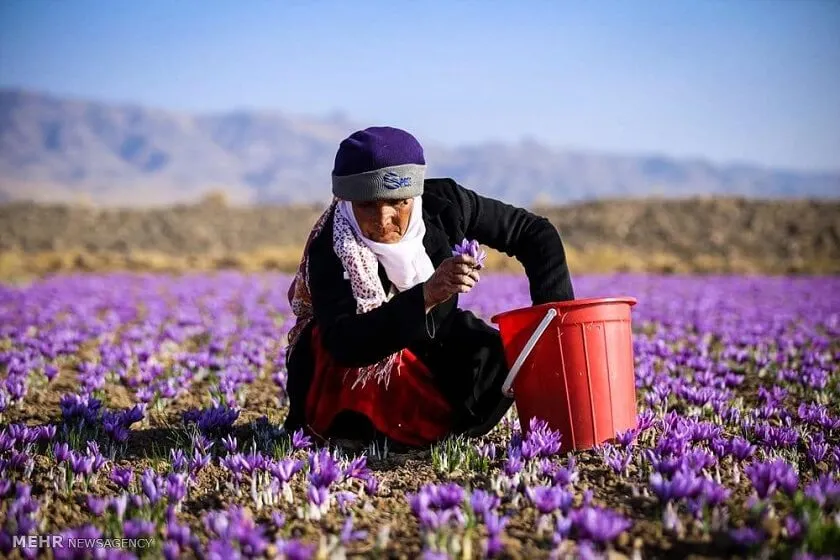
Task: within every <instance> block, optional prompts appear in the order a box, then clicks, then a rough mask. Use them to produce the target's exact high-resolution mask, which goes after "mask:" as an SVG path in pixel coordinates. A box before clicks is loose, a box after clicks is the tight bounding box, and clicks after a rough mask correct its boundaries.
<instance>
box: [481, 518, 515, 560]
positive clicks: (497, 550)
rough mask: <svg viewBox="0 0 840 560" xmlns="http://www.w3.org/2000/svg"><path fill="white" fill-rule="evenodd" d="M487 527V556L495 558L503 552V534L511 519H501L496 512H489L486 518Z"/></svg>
mask: <svg viewBox="0 0 840 560" xmlns="http://www.w3.org/2000/svg"><path fill="white" fill-rule="evenodd" d="M484 520H485V524H486V526H487V545H486V548H485V552H486V553H487V556H489V557H494V556H498V555H499V554H501V552H502V550H503V548H504V547H503V545H502V539H501V536H502V532H503V531H504V530H505V527H506V526H507V524H508V521H510V518H509V517H500V516H499V514H498V513H497V512H495V511H489V512H488V513H487V515H486V516H485V518H484Z"/></svg>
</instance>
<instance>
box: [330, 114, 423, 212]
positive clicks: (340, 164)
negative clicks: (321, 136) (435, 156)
mask: <svg viewBox="0 0 840 560" xmlns="http://www.w3.org/2000/svg"><path fill="white" fill-rule="evenodd" d="M425 175H426V159H425V158H424V156H423V147H422V146H421V145H420V143H419V142H418V141H417V139H416V138H415V137H414V136H412V135H411V134H409V133H408V132H406V131H404V130H400V129H399V128H392V127H388V126H374V127H370V128H366V129H364V130H359V131H357V132H354V133H353V134H351V135H350V136H349V137H348V138H346V139H344V140H343V141H342V142H341V144H340V145H339V146H338V152H337V153H336V155H335V167H334V168H333V171H332V186H333V194H334V195H335V196H337V197H338V198H341V199H344V200H350V201H362V200H394V199H402V198H412V197H415V196H417V195H420V194H423V181H424V180H425Z"/></svg>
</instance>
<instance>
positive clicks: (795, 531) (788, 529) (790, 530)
mask: <svg viewBox="0 0 840 560" xmlns="http://www.w3.org/2000/svg"><path fill="white" fill-rule="evenodd" d="M802 532H803V527H802V523H800V522H799V520H798V519H796V518H795V517H794V516H792V515H788V516H787V517H785V533H786V534H787V538H789V539H791V540H798V539H799V537H800V536H802Z"/></svg>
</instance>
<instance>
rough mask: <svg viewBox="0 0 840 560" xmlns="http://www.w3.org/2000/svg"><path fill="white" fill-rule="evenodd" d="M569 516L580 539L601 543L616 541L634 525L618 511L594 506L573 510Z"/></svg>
mask: <svg viewBox="0 0 840 560" xmlns="http://www.w3.org/2000/svg"><path fill="white" fill-rule="evenodd" d="M569 516H570V517H571V519H572V525H573V527H574V530H575V532H576V534H577V536H578V538H579V539H583V540H590V541H593V542H596V543H601V544H606V543H610V542H612V541H614V540H615V539H616V538H617V537H618V536H619V535H620V534H621V533H622V532H624V531H626V530H627V529H629V528H630V527H631V525H632V523H631V522H630V521H629V520H628V519H625V518H624V517H623V516H622V515H621V514H619V513H617V512H614V511H612V510H609V509H604V508H599V507H593V506H587V507H584V508H582V509H579V510H573V511H572V512H571V513H570V514H569Z"/></svg>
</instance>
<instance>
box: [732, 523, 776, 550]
mask: <svg viewBox="0 0 840 560" xmlns="http://www.w3.org/2000/svg"><path fill="white" fill-rule="evenodd" d="M729 537H730V538H731V539H732V540H733V541H734V542H735V543H737V544H739V545H741V546H743V547H752V546H755V545H757V544H761V543H762V542H764V540H765V539H766V538H767V535H765V533H764V531H762V530H761V529H756V528H754V527H741V528H738V529H732V530H730V531H729Z"/></svg>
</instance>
